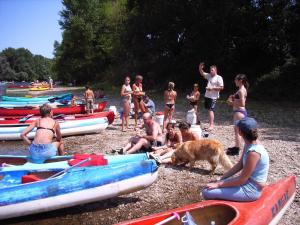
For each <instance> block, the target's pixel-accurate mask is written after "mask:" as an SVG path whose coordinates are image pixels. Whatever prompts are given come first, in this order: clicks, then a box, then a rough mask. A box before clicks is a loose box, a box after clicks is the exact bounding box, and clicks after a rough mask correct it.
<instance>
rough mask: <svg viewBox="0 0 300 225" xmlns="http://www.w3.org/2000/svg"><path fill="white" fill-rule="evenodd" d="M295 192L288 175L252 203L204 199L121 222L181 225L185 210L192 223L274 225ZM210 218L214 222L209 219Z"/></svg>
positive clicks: (292, 182) (294, 181)
mask: <svg viewBox="0 0 300 225" xmlns="http://www.w3.org/2000/svg"><path fill="white" fill-rule="evenodd" d="M295 195H296V177H295V176H289V177H287V178H284V179H282V180H280V181H278V182H276V183H274V184H270V185H268V186H266V187H265V188H264V190H263V193H262V196H261V197H260V198H259V199H258V200H256V201H254V202H231V201H222V200H208V201H203V202H199V203H195V204H191V205H186V206H183V207H181V208H177V209H173V210H169V211H166V212H162V213H158V214H154V215H150V216H146V217H142V218H139V219H135V220H130V221H125V222H122V223H119V225H121V224H122V225H125V224H131V225H135V224H143V225H150V224H156V223H159V222H162V221H166V220H168V218H172V217H173V218H174V219H172V220H171V221H169V222H167V223H163V224H168V225H177V224H178V225H181V224H183V223H182V222H181V221H180V220H178V219H176V217H175V216H174V214H176V213H177V214H179V216H180V218H181V219H182V217H183V216H184V215H185V214H186V212H189V213H190V215H191V216H192V219H193V221H194V222H195V223H196V224H199V225H200V224H214V223H215V224H218V225H221V224H224V225H225V224H230V225H237V224H240V225H242V224H243V225H245V224H248V225H250V224H251V225H254V224H255V225H260V224H261V225H263V224H277V223H278V221H279V220H280V218H281V217H282V216H283V214H284V213H285V211H286V210H287V209H288V207H289V206H290V204H291V203H292V202H293V200H294V198H295ZM213 221H214V222H213Z"/></svg>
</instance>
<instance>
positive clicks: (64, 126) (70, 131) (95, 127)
mask: <svg viewBox="0 0 300 225" xmlns="http://www.w3.org/2000/svg"><path fill="white" fill-rule="evenodd" d="M57 121H58V123H59V125H60V129H61V134H62V136H71V135H79V134H91V133H97V132H99V131H101V130H104V129H106V127H107V126H108V119H107V117H103V116H102V115H93V114H91V115H86V116H81V117H75V116H70V117H69V118H68V117H67V116H66V117H63V118H59V119H57ZM28 126H29V123H16V124H1V125H0V140H21V136H20V135H21V133H22V132H23V130H25V129H26V127H28ZM35 132H36V128H34V129H33V130H32V131H31V132H30V133H28V134H27V137H28V138H30V139H33V138H34V136H35Z"/></svg>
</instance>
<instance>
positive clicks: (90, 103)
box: [84, 86, 95, 114]
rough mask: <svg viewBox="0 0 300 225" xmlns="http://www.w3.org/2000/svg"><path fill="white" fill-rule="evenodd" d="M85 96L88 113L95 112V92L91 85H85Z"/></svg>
mask: <svg viewBox="0 0 300 225" xmlns="http://www.w3.org/2000/svg"><path fill="white" fill-rule="evenodd" d="M84 98H85V102H86V112H87V114H90V113H92V114H93V113H94V102H95V96H94V92H93V91H92V90H91V89H90V87H89V86H86V87H85V93H84Z"/></svg>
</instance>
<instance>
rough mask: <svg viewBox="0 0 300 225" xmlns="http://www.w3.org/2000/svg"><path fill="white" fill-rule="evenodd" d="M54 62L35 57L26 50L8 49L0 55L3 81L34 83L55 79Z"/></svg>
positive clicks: (0, 72)
mask: <svg viewBox="0 0 300 225" xmlns="http://www.w3.org/2000/svg"><path fill="white" fill-rule="evenodd" d="M52 65H53V62H52V60H51V59H47V58H45V57H43V56H41V55H33V54H32V53H31V52H30V51H29V50H27V49H25V48H18V49H14V48H7V49H4V50H3V51H2V52H1V53H0V77H1V79H2V80H14V81H34V80H37V79H38V80H47V79H48V77H49V76H52V77H55V74H54V73H53V71H52Z"/></svg>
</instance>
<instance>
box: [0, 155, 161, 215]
mask: <svg viewBox="0 0 300 225" xmlns="http://www.w3.org/2000/svg"><path fill="white" fill-rule="evenodd" d="M157 169H158V167H157V165H156V162H155V161H154V160H146V161H139V162H131V163H124V164H114V165H108V166H93V167H79V168H78V167H75V168H72V169H69V170H68V171H66V172H64V173H63V174H61V175H59V176H56V177H53V178H50V176H53V174H55V173H57V172H59V170H38V171H36V170H21V171H10V172H0V177H1V178H2V180H1V181H0V219H6V218H12V217H19V216H24V215H29V214H34V213H40V212H47V211H50V210H55V209H60V208H66V207H70V206H75V205H79V204H84V203H89V202H95V201H100V200H104V199H109V198H112V197H115V196H118V195H122V194H127V193H131V192H134V191H138V190H141V189H144V188H146V187H148V186H150V185H151V184H152V183H153V182H154V181H155V180H156V178H157ZM22 181H23V182H25V183H22ZM30 181H33V182H30ZM26 182H29V183H26Z"/></svg>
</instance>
